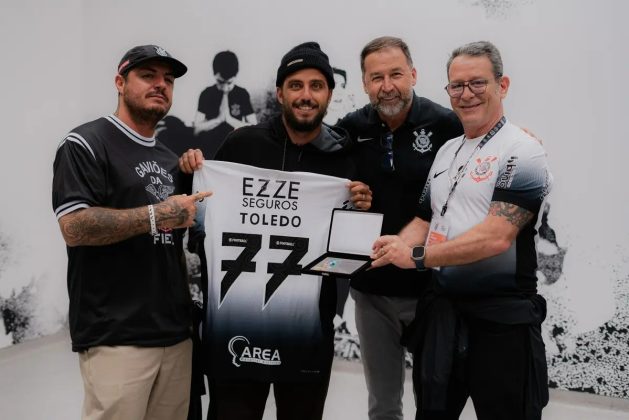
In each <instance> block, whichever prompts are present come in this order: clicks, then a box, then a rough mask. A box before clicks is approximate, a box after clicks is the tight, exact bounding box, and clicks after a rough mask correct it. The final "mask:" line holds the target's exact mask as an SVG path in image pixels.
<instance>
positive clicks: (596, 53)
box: [0, 0, 629, 397]
mask: <svg viewBox="0 0 629 420" xmlns="http://www.w3.org/2000/svg"><path fill="white" fill-rule="evenodd" d="M216 3H217V2H213V1H212V2H210V1H202V0H182V1H179V2H171V1H165V0H152V1H146V0H137V1H123V0H108V1H104V2H91V1H83V2H82V1H80V0H57V1H55V2H45V1H41V0H40V1H37V0H22V1H18V0H5V1H3V2H2V5H1V6H0V47H1V48H0V51H2V53H3V58H2V65H1V66H0V76H1V77H0V80H1V81H2V82H3V83H2V87H3V89H2V93H3V101H2V103H0V115H2V127H3V129H4V139H3V142H2V149H3V152H2V154H0V159H1V163H2V164H1V165H0V179H1V180H2V183H1V184H0V196H1V197H2V207H1V208H2V210H1V211H0V305H1V304H2V302H3V301H4V302H5V303H6V301H7V299H11V296H12V293H14V294H19V293H20V292H23V290H24V288H28V287H29V286H30V288H29V289H28V291H30V293H23V295H22V296H23V299H22V302H23V305H22V306H21V307H22V310H23V314H24V316H25V317H27V318H28V319H29V320H30V322H31V325H30V327H29V328H28V329H27V332H26V336H27V337H28V336H33V335H39V334H47V333H50V332H52V331H54V330H56V329H58V328H59V327H60V326H61V325H63V323H64V321H65V317H66V307H67V297H66V286H65V263H66V258H65V250H64V247H63V243H62V241H61V237H60V234H59V233H58V228H57V225H56V221H55V219H54V216H53V213H52V209H51V205H50V183H51V175H52V168H51V167H52V160H53V157H54V151H55V148H56V146H57V143H58V142H59V141H60V139H61V138H62V137H63V136H64V134H65V133H66V132H67V131H68V130H70V129H71V128H73V127H75V126H76V125H78V124H80V123H81V122H84V121H86V120H88V119H93V118H96V117H98V116H101V115H104V114H108V113H110V112H112V111H113V110H114V108H115V100H116V95H115V90H114V86H113V77H114V73H115V69H116V66H117V63H118V60H119V59H120V57H121V56H122V54H123V53H124V52H125V51H126V50H127V49H128V48H129V47H131V46H134V45H139V44H144V43H157V44H159V45H162V46H164V47H165V48H166V49H168V50H169V51H170V52H171V53H173V54H174V55H175V56H177V57H178V58H180V59H181V60H182V61H183V62H184V63H186V64H187V65H188V66H189V68H190V71H189V73H188V74H187V75H186V76H185V77H183V78H182V79H179V80H177V83H176V89H175V105H174V106H173V108H172V110H171V114H172V115H175V116H177V117H179V118H181V119H182V120H183V121H185V122H186V123H190V122H191V121H192V118H193V116H194V113H195V110H196V102H197V99H198V95H199V93H200V92H201V90H202V89H203V88H204V87H206V86H208V85H209V84H212V83H213V77H212V76H211V61H212V58H213V56H214V54H215V53H216V52H218V51H220V50H223V49H231V50H232V51H234V52H236V54H237V55H238V57H239V60H240V68H241V71H240V73H239V75H238V83H239V85H241V86H244V87H245V88H247V89H248V90H249V91H250V92H252V93H255V92H261V91H263V90H264V89H266V88H267V87H270V86H272V83H273V81H274V77H275V71H276V68H277V64H278V63H279V60H280V58H281V56H282V54H283V53H285V52H286V51H287V50H288V49H289V48H291V47H292V46H294V45H296V44H297V43H300V42H303V41H309V40H317V41H319V42H320V44H321V45H322V47H323V49H324V51H326V52H327V53H328V55H329V56H330V58H331V60H332V62H333V64H334V65H335V66H337V67H341V68H344V69H346V70H347V71H348V73H349V89H350V90H353V91H354V92H355V95H356V102H357V103H358V104H362V103H364V102H365V101H366V96H365V95H364V94H363V93H362V87H361V85H360V67H359V62H358V54H359V52H360V49H361V48H362V46H363V45H364V44H365V43H366V42H367V41H369V40H370V39H372V38H374V37H376V36H380V35H384V34H389V35H397V36H401V37H403V38H404V39H405V40H406V41H407V42H408V43H409V45H410V46H411V49H412V52H413V54H414V59H415V64H416V65H417V67H418V71H419V83H418V86H417V92H418V93H419V94H421V95H423V96H427V97H429V98H431V99H433V100H436V101H437V102H440V103H442V104H444V105H448V101H447V96H446V94H445V92H444V91H443V89H442V87H443V86H444V85H445V83H446V74H445V62H446V60H447V57H448V53H449V52H450V51H451V50H452V49H453V48H455V47H457V46H459V45H461V44H463V43H466V42H470V41H474V40H480V39H487V40H490V41H493V42H494V43H495V44H496V45H497V46H498V47H499V48H500V49H501V51H502V53H503V59H504V62H505V72H506V74H508V75H510V76H511V79H512V86H511V90H510V94H509V97H508V98H507V102H506V109H507V115H508V116H509V117H510V119H511V120H512V121H514V122H516V123H517V124H521V125H523V126H526V127H529V128H530V129H532V130H533V131H534V132H535V133H536V134H537V135H538V136H539V137H541V138H542V139H543V141H544V145H545V147H546V149H547V151H548V154H549V160H550V163H551V165H552V169H553V172H554V174H555V187H554V191H553V193H552V196H551V200H550V201H551V205H552V210H551V213H550V217H549V219H550V224H551V226H552V227H553V228H554V230H555V232H556V234H557V239H558V245H559V247H558V248H557V247H553V246H550V245H549V244H545V245H544V250H543V251H544V252H546V253H557V252H565V259H564V264H563V267H560V269H561V275H560V278H559V280H558V281H557V282H556V283H554V284H553V285H545V284H544V283H543V282H542V284H541V286H540V289H541V290H542V292H543V293H544V294H545V296H547V298H548V300H549V309H550V314H549V322H547V326H549V327H551V326H561V327H562V328H563V331H562V332H559V333H558V332H557V330H554V331H553V330H547V336H548V337H547V346H548V351H549V357H550V358H551V376H552V378H553V379H554V380H556V382H557V383H558V385H559V386H560V387H564V388H578V389H585V390H589V391H593V392H597V393H602V394H607V395H616V396H624V397H629V395H628V394H627V386H626V384H627V383H629V373H627V372H629V354H628V353H629V351H628V345H627V336H628V335H627V333H626V331H625V332H624V336H623V335H622V334H623V333H622V332H621V333H617V332H614V331H613V327H614V326H619V327H621V326H623V325H624V326H625V328H626V325H627V324H628V323H629V302H628V299H627V296H628V295H629V285H628V281H627V279H628V276H629V267H628V255H629V249H628V248H629V244H628V238H629V222H628V221H627V219H626V218H625V217H624V215H625V212H626V211H625V206H626V204H627V202H628V199H627V188H626V187H625V186H624V185H623V184H622V181H623V180H624V178H625V177H624V173H625V171H624V166H625V165H624V159H625V157H626V156H627V155H628V152H629V145H628V144H629V142H627V141H625V140H624V137H626V135H625V134H624V132H625V131H626V130H625V129H624V126H623V125H622V122H623V121H624V120H625V118H626V115H627V111H628V110H629V109H628V107H627V105H626V102H627V101H626V95H625V91H626V86H625V84H626V83H625V78H626V75H627V74H628V72H627V70H628V69H629V65H628V64H629V58H627V54H626V40H627V39H629V29H628V27H627V25H626V24H625V17H626V16H627V15H628V13H629V3H627V2H624V1H622V0H599V1H597V2H591V1H585V0H572V1H571V0H554V1H543V0H421V1H420V0H397V1H395V2H390V1H385V0H347V1H342V2H341V1H338V0H337V1H331V0H320V1H319V2H306V1H303V0H293V1H290V0H276V1H266V2H252V1H245V0H232V1H231V2H221V3H222V4H221V5H218V4H216ZM613 123H615V125H612V124H613ZM29 296H30V297H29ZM1 299H4V300H1ZM13 301H16V299H15V298H14V299H13ZM3 328H4V327H3V326H2V323H0V346H3V345H9V344H10V343H11V339H12V338H13V337H11V336H7V335H3ZM606 334H607V336H606ZM610 334H611V335H610ZM619 334H620V335H619ZM619 337H620V339H619ZM623 337H624V339H623ZM604 342H608V343H612V345H613V346H614V347H615V348H618V349H620V351H621V358H620V359H619V358H618V357H616V358H615V359H614V358H613V357H611V356H610V355H609V354H606V353H605V351H604V350H603V347H604V344H603V343H604ZM623 346H624V347H623ZM586 350H587V352H589V351H590V350H592V351H593V352H594V353H593V354H595V355H599V354H600V358H598V359H597V358H596V357H593V359H595V360H593V361H592V360H591V361H588V362H583V363H581V362H582V360H581V362H579V361H577V360H575V355H577V356H579V351H586ZM563 356H566V357H567V361H566V362H563V361H562V357H563ZM553 357H554V359H553ZM579 357H581V356H579ZM581 359H582V357H581ZM614 360H616V361H614ZM619 366H624V367H625V370H624V372H623V371H621V370H619ZM584 370H585V373H578V372H579V371H584ZM603 375H611V379H610V380H609V381H611V382H612V383H605V384H603V385H601V384H598V385H597V384H596V382H597V379H598V378H600V377H601V376H603ZM592 382H593V383H592Z"/></svg>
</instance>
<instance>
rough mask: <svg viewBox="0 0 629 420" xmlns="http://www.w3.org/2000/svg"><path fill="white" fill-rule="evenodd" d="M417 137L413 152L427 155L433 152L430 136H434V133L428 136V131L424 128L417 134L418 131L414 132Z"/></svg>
mask: <svg viewBox="0 0 629 420" xmlns="http://www.w3.org/2000/svg"><path fill="white" fill-rule="evenodd" d="M413 134H414V135H415V141H414V142H413V150H415V151H416V152H419V153H426V152H429V151H430V150H432V143H431V142H430V136H432V131H430V132H429V133H428V134H426V130H424V129H423V128H422V129H421V130H420V131H419V134H417V131H413Z"/></svg>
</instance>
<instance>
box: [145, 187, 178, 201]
mask: <svg viewBox="0 0 629 420" xmlns="http://www.w3.org/2000/svg"><path fill="white" fill-rule="evenodd" d="M145 189H146V191H148V192H150V193H151V194H153V195H154V196H155V197H156V198H157V199H158V200H159V201H164V200H166V199H167V198H168V197H169V196H170V195H171V194H172V193H173V192H174V191H175V187H173V186H171V185H164V184H159V185H158V186H157V187H156V186H155V185H154V184H149V185H147V186H146V188H145Z"/></svg>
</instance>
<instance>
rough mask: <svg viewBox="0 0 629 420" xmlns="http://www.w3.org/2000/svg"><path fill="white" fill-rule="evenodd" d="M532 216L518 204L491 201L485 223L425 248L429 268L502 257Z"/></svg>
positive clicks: (426, 262)
mask: <svg viewBox="0 0 629 420" xmlns="http://www.w3.org/2000/svg"><path fill="white" fill-rule="evenodd" d="M532 218H533V213H531V212H530V211H528V210H526V209H523V208H522V207H518V206H516V205H515V204H510V203H505V202H502V201H492V203H491V205H490V206H489V212H488V214H487V217H485V220H483V221H482V222H481V223H479V224H478V225H476V226H474V227H473V228H471V229H470V230H468V231H467V232H465V233H463V234H462V235H460V236H458V237H456V238H454V239H453V240H451V241H446V242H444V243H441V244H437V245H434V246H431V247H428V248H426V259H425V261H424V263H425V265H426V266H427V267H440V266H445V265H460V264H469V263H472V262H476V261H480V260H484V259H486V258H489V257H493V256H495V255H498V254H502V253H503V252H505V251H506V250H507V249H509V247H510V246H511V243H512V242H513V241H514V240H515V238H516V236H518V232H520V230H521V229H522V228H523V227H524V226H525V225H526V224H527V223H528V222H529V221H530V220H531V219H532Z"/></svg>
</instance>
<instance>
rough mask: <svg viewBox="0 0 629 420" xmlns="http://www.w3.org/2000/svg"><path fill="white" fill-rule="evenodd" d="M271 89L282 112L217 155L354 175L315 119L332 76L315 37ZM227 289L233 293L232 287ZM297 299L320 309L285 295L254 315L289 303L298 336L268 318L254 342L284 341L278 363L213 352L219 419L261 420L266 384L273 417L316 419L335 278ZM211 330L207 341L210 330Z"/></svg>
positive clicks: (289, 58)
mask: <svg viewBox="0 0 629 420" xmlns="http://www.w3.org/2000/svg"><path fill="white" fill-rule="evenodd" d="M276 87H277V90H276V93H277V100H278V102H279V103H280V105H281V109H282V112H281V114H279V115H276V116H274V117H272V118H271V119H270V120H269V121H267V122H265V123H262V124H258V125H255V126H249V127H243V128H240V129H238V130H236V131H234V132H233V133H231V134H230V135H229V136H228V137H227V139H226V140H225V143H224V145H223V146H222V147H221V149H219V151H218V154H217V156H216V159H218V160H223V161H230V162H236V163H242V164H247V165H252V166H257V167H261V168H267V169H276V170H283V171H302V172H313V173H318V174H324V175H331V176H336V177H341V178H348V179H353V178H354V176H355V170H354V165H353V163H352V160H351V156H350V154H349V151H350V149H349V141H348V137H347V133H346V132H345V130H342V129H336V128H332V127H328V126H325V125H322V123H321V122H322V120H323V117H324V115H325V112H326V109H327V106H328V104H329V102H330V98H331V97H332V89H334V75H333V72H332V67H331V66H330V63H329V61H328V57H327V55H326V54H325V53H323V51H321V49H320V47H319V45H318V44H317V43H315V42H307V43H304V44H301V45H298V46H296V47H295V48H293V49H291V50H290V51H289V52H288V53H287V54H286V55H285V56H284V57H283V58H282V61H281V63H280V66H279V68H278V70H277V79H276ZM349 189H350V192H351V198H352V201H353V203H354V205H355V206H356V207H357V208H360V209H368V208H369V206H370V203H371V192H370V190H369V187H368V186H367V185H365V184H363V183H360V182H351V183H350V184H349ZM260 280H261V281H265V282H266V279H264V280H263V279H260ZM295 280H300V281H301V280H302V279H299V278H298V279H295ZM215 281H217V282H218V281H220V279H215ZM312 281H317V280H315V279H312ZM219 287H220V286H219ZM230 293H238V291H236V290H231V291H230ZM299 300H300V301H301V302H307V305H310V307H312V308H314V309H313V312H314V313H318V318H317V319H316V320H314V321H313V320H312V319H310V318H309V317H306V316H304V313H305V312H310V309H311V308H310V307H309V308H308V311H305V310H304V308H302V307H296V306H299V305H295V304H294V303H293V304H292V305H291V302H292V301H293V300H292V299H290V298H287V297H286V296H274V298H273V300H272V301H271V302H270V303H269V306H268V307H267V308H266V309H265V310H263V311H260V313H259V317H265V314H266V313H268V312H269V311H270V310H272V309H273V308H271V305H278V304H281V305H282V306H281V307H287V308H290V309H289V310H287V313H286V317H288V318H289V319H291V320H292V322H293V323H294V326H295V331H298V333H299V334H300V335H299V336H298V337H297V336H293V335H290V336H288V335H289V333H287V332H286V331H279V329H278V328H273V327H274V325H272V324H270V323H266V324H265V326H266V327H265V329H264V331H261V332H260V334H261V336H260V337H261V338H260V341H264V342H265V343H270V344H269V346H270V347H271V348H277V347H278V346H282V349H283V350H282V351H283V353H282V354H283V356H284V355H288V354H289V353H290V356H289V357H282V364H281V365H278V366H274V365H255V364H250V365H249V366H247V369H248V370H247V372H251V373H250V374H249V373H244V372H245V371H244V370H243V369H235V368H234V367H233V366H225V365H221V364H220V363H219V362H217V361H216V360H214V358H212V359H213V360H212V362H213V364H212V366H211V368H210V374H211V378H210V381H211V383H212V385H211V386H210V395H211V402H210V405H211V411H212V410H215V412H216V413H217V418H218V419H219V420H232V419H239V420H249V419H252V420H253V419H256V420H259V419H262V416H263V414H264V407H265V403H266V400H267V397H268V394H269V389H270V385H271V383H272V384H273V391H274V395H275V402H276V406H277V418H278V419H281V420H283V419H286V420H289V419H290V420H294V419H300V420H308V419H313V420H314V419H321V418H322V416H323V407H324V403H325V398H326V395H327V390H328V383H329V380H330V369H331V366H332V356H333V339H334V331H333V325H332V320H333V318H334V314H335V312H336V284H335V282H334V281H333V280H325V281H321V286H320V288H319V289H318V290H317V293H315V294H313V295H312V296H311V298H310V299H301V297H300V299H299ZM210 304H212V303H211V302H210ZM275 307H277V306H275ZM230 317H232V319H234V320H235V321H238V322H242V323H247V322H248V320H247V318H246V316H245V315H244V314H243V313H239V312H238V311H236V310H234V311H233V312H232V313H230ZM267 319H268V318H267ZM245 325H246V324H245ZM223 328H224V327H223ZM209 333H210V337H209V338H210V340H212V331H210V332H209ZM234 333H237V331H234ZM290 334H292V333H290ZM236 338H238V337H236ZM240 338H242V337H240ZM287 343H288V344H287ZM252 345H253V344H252ZM225 347H227V346H225ZM259 350H260V349H259ZM213 351H222V352H223V353H225V352H227V348H223V347H222V346H221V348H218V347H216V348H215V350H213ZM265 351H268V350H265ZM223 353H221V354H223ZM221 360H224V358H221ZM285 361H287V362H285ZM297 361H298V362H297Z"/></svg>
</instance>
